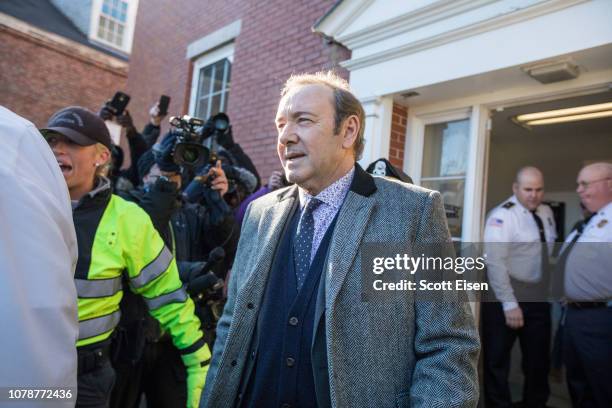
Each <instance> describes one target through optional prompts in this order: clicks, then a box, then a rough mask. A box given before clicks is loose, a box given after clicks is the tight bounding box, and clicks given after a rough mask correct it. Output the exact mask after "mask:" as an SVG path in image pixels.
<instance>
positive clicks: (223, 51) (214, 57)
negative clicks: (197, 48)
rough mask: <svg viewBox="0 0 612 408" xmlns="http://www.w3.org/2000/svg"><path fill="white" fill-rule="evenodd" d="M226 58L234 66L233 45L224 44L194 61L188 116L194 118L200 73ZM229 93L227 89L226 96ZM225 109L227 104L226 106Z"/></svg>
mask: <svg viewBox="0 0 612 408" xmlns="http://www.w3.org/2000/svg"><path fill="white" fill-rule="evenodd" d="M225 58H227V59H228V60H229V62H230V63H231V64H232V67H231V68H230V69H232V68H233V65H234V43H233V42H232V43H229V44H226V45H224V46H222V47H219V48H217V49H215V50H213V51H210V52H208V53H206V54H204V55H202V56H200V57H199V58H198V59H196V60H195V61H194V63H193V71H192V74H191V90H190V98H189V115H191V116H195V109H196V106H197V97H198V81H199V80H200V71H201V70H202V69H204V68H206V67H208V66H209V65H212V64H214V63H216V62H218V61H221V60H222V59H225ZM230 91H231V88H230V89H228V95H229V92H230ZM226 107H227V104H226ZM200 119H204V120H206V119H208V118H200Z"/></svg>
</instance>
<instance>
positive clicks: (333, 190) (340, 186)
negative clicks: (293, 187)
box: [298, 166, 355, 210]
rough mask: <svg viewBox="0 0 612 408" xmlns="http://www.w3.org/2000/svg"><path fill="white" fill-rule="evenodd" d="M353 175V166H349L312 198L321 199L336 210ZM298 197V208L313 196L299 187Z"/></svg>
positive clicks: (349, 185) (348, 187)
mask: <svg viewBox="0 0 612 408" xmlns="http://www.w3.org/2000/svg"><path fill="white" fill-rule="evenodd" d="M354 175H355V166H353V167H351V169H350V170H349V171H348V173H346V174H345V175H344V176H342V177H340V178H339V179H338V180H336V181H334V182H333V183H332V184H330V185H329V186H327V187H326V188H325V189H324V190H323V191H321V192H320V193H319V194H317V195H316V196H314V198H316V199H318V200H321V201H322V202H323V203H325V204H327V205H329V206H330V207H333V208H335V209H336V210H337V209H339V208H340V206H342V203H343V202H344V197H346V194H347V193H348V191H349V189H350V187H351V182H352V181H353V176H354ZM298 191H299V198H300V208H304V206H305V205H306V204H308V202H309V201H310V200H311V199H312V198H313V196H312V195H311V194H309V193H308V192H306V190H304V189H303V188H301V187H300V188H299V189H298Z"/></svg>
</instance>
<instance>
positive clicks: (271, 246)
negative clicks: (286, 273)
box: [241, 187, 297, 303]
mask: <svg viewBox="0 0 612 408" xmlns="http://www.w3.org/2000/svg"><path fill="white" fill-rule="evenodd" d="M296 198H297V188H295V187H294V188H292V189H289V190H288V191H287V192H286V193H285V194H283V195H281V196H279V202H278V203H277V204H276V205H272V206H270V207H267V208H265V209H264V210H263V212H262V216H261V218H260V219H259V231H260V232H262V234H261V235H259V236H258V241H259V243H260V245H262V248H261V250H259V251H256V252H255V253H256V254H257V258H256V259H255V261H254V262H253V263H252V266H251V268H250V270H249V272H248V273H247V274H246V276H248V278H247V281H246V282H245V284H244V289H243V290H242V291H241V292H242V293H244V294H245V295H246V297H247V298H252V297H251V295H252V294H253V295H255V296H254V299H253V298H252V299H253V300H256V301H257V303H259V302H260V300H261V297H262V296H263V293H264V291H265V286H266V282H267V280H268V275H269V273H270V268H271V267H272V261H273V260H274V255H275V253H276V248H277V247H278V244H279V242H280V239H281V237H282V234H283V231H284V230H285V228H286V226H287V219H288V217H289V215H290V214H291V213H292V212H293V211H292V210H293V209H294V208H295V205H296V202H297V200H296Z"/></svg>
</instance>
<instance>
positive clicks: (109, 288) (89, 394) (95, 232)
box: [42, 106, 210, 408]
mask: <svg viewBox="0 0 612 408" xmlns="http://www.w3.org/2000/svg"><path fill="white" fill-rule="evenodd" d="M42 133H43V135H44V136H45V139H46V140H47V143H48V144H49V146H50V147H51V149H52V150H53V153H54V155H55V158H56V159H57V162H58V164H59V167H60V169H61V172H62V175H63V176H64V179H65V180H66V185H67V187H68V192H69V194H70V198H71V200H72V207H73V212H72V217H73V221H74V227H75V229H76V238H77V244H78V261H77V264H76V270H75V273H74V283H75V286H76V293H77V296H78V302H77V308H78V318H79V336H78V340H77V342H76V347H77V356H78V374H77V401H76V406H77V407H88V408H98V407H100V408H102V407H105V408H106V407H108V401H109V398H110V393H111V390H112V388H113V383H114V380H115V372H114V370H113V368H112V366H111V364H110V359H109V352H110V340H111V337H112V335H113V333H114V331H115V328H116V326H117V322H118V321H119V318H120V311H119V303H120V301H121V298H122V296H123V290H122V285H121V282H122V279H123V278H124V277H125V278H126V279H127V280H128V281H129V287H130V289H131V291H133V292H134V293H136V294H138V295H141V296H143V298H144V300H145V302H146V304H147V306H148V308H149V313H150V314H151V315H152V316H153V317H154V318H155V319H157V320H158V321H159V323H160V324H161V326H162V327H163V328H164V329H165V330H167V331H168V332H169V333H170V335H171V337H172V339H173V342H174V345H175V346H176V347H177V348H178V349H179V350H180V354H181V359H182V360H183V363H184V365H185V368H186V371H187V390H186V391H187V403H186V406H187V407H197V406H198V404H199V399H200V393H201V389H202V387H203V386H204V376H205V375H206V372H207V370H208V361H209V359H210V351H209V348H208V345H207V344H206V343H205V341H204V338H203V333H202V331H201V330H200V321H199V320H198V318H197V317H196V316H195V315H194V304H193V302H192V301H191V299H190V298H189V297H188V296H187V294H186V293H185V291H184V290H183V288H182V284H181V281H180V279H179V275H178V271H177V267H176V262H175V260H174V257H173V256H172V253H171V252H170V251H169V250H168V248H166V246H165V245H164V242H163V241H162V239H161V237H160V236H159V233H158V232H157V231H156V230H155V228H154V227H153V223H152V222H151V219H150V218H149V216H148V215H147V214H146V213H145V212H144V211H143V210H142V209H140V208H139V207H138V206H136V205H135V204H133V203H128V202H127V201H125V200H123V199H122V198H120V197H118V196H116V195H114V194H112V191H111V188H110V181H109V180H108V179H107V178H106V177H104V169H105V167H106V166H107V165H108V162H109V158H110V147H111V141H110V135H109V133H108V130H107V129H106V126H105V125H104V122H103V121H102V119H100V118H99V117H98V116H97V115H95V114H93V113H92V112H90V111H88V110H87V109H85V108H82V107H78V106H71V107H68V108H65V109H62V110H60V111H58V112H57V113H55V114H54V115H53V116H52V117H51V119H50V120H49V123H48V124H47V127H46V128H45V129H42Z"/></svg>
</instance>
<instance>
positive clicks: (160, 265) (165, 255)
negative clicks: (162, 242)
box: [130, 246, 172, 288]
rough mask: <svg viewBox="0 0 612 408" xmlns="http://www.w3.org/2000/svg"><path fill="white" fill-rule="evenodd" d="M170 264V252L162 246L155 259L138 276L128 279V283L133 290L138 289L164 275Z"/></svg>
mask: <svg viewBox="0 0 612 408" xmlns="http://www.w3.org/2000/svg"><path fill="white" fill-rule="evenodd" d="M170 262H172V252H170V251H169V250H168V248H166V246H164V247H163V248H162V250H161V252H160V253H159V255H157V258H155V260H153V262H151V263H150V264H148V265H147V266H145V267H144V268H143V269H142V271H140V273H139V274H138V276H136V277H133V278H132V279H130V282H131V283H132V285H133V286H134V287H135V288H140V287H142V286H144V285H146V284H147V283H149V282H151V281H152V280H153V279H155V278H157V277H158V276H159V275H161V274H162V273H164V271H165V270H166V269H168V266H170Z"/></svg>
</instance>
